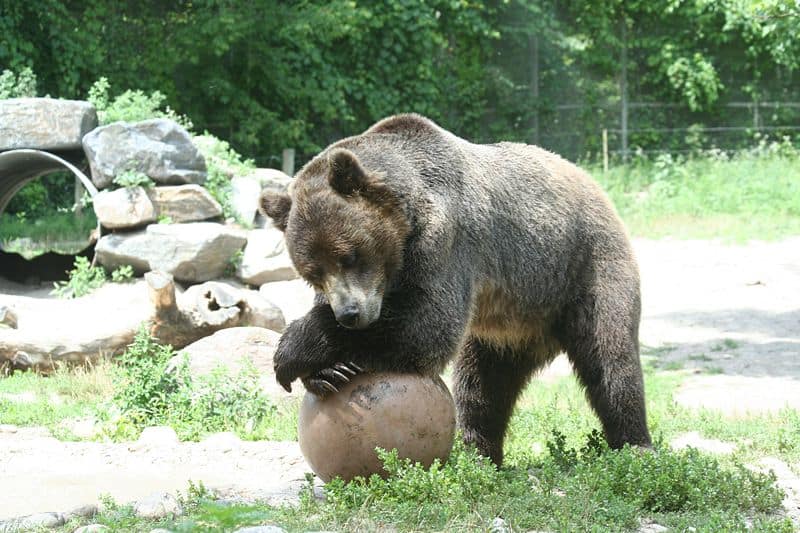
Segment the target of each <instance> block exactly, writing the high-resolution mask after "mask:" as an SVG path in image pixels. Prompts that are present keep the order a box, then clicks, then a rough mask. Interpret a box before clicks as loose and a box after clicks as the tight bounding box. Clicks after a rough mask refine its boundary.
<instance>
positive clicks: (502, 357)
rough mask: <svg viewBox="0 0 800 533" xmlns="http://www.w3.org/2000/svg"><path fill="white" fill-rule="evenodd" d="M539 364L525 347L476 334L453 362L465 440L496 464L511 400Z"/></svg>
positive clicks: (501, 451) (497, 463) (515, 397)
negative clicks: (490, 341) (513, 346)
mask: <svg viewBox="0 0 800 533" xmlns="http://www.w3.org/2000/svg"><path fill="white" fill-rule="evenodd" d="M540 364H541V363H540V360H539V359H537V358H536V357H532V354H530V353H528V352H526V351H523V350H516V349H511V348H499V347H497V346H494V345H492V344H488V343H485V342H483V341H481V340H480V339H478V338H476V337H472V338H470V339H469V340H467V342H466V344H465V345H464V349H463V351H462V353H461V356H460V357H459V358H458V360H457V362H456V365H455V375H454V378H453V383H454V387H453V388H454V393H455V401H456V407H457V411H458V425H459V428H460V429H461V431H462V433H463V437H464V441H465V442H466V443H467V444H471V445H474V446H475V447H476V448H477V449H478V452H479V453H480V454H481V455H484V456H486V457H489V458H490V459H491V460H492V462H494V463H495V464H496V465H497V466H500V465H501V464H502V463H503V438H504V437H505V433H506V427H507V426H508V420H509V418H511V412H512V410H513V408H514V404H515V403H516V401H517V397H518V396H519V394H520V392H521V391H522V389H523V388H524V387H525V384H526V383H528V379H529V378H530V376H531V374H532V373H533V371H534V370H535V369H536V368H537V367H538V366H539V365H540Z"/></svg>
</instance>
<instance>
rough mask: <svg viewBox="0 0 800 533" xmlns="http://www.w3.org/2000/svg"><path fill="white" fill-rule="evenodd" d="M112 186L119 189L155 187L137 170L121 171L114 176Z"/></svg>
mask: <svg viewBox="0 0 800 533" xmlns="http://www.w3.org/2000/svg"><path fill="white" fill-rule="evenodd" d="M114 184H115V185H119V186H120V187H145V188H149V187H155V185H156V184H155V183H154V182H153V180H151V179H150V177H149V176H148V175H147V174H145V173H144V172H139V171H138V170H123V171H122V172H120V173H119V174H118V175H116V176H114Z"/></svg>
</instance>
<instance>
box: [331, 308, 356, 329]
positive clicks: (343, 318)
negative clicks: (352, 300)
mask: <svg viewBox="0 0 800 533" xmlns="http://www.w3.org/2000/svg"><path fill="white" fill-rule="evenodd" d="M359 316H360V313H359V311H358V307H357V306H356V305H354V304H350V305H347V306H345V308H344V309H342V310H341V311H340V312H339V314H338V315H337V316H336V320H337V321H338V322H339V324H341V325H343V326H344V327H346V328H352V327H355V326H356V324H358V318H359Z"/></svg>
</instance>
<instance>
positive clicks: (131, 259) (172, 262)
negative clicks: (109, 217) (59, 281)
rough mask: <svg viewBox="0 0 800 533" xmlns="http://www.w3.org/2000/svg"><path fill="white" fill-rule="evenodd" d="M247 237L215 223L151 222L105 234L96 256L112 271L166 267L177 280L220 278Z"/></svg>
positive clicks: (165, 270) (98, 260)
mask: <svg viewBox="0 0 800 533" xmlns="http://www.w3.org/2000/svg"><path fill="white" fill-rule="evenodd" d="M246 241H247V239H246V238H245V237H244V236H243V235H242V234H241V233H240V232H238V231H235V230H232V229H230V228H226V227H225V226H223V225H222V224H216V223H214V222H193V223H189V224H151V225H149V226H147V228H146V229H144V230H142V231H137V232H132V233H128V234H111V235H105V236H103V237H102V238H100V240H99V241H98V242H97V246H96V248H95V257H96V259H97V262H98V263H99V264H101V265H102V266H104V267H106V268H107V269H108V270H115V269H116V268H119V267H120V266H124V265H130V266H131V267H133V269H134V270H135V271H136V272H137V274H143V273H145V272H148V271H150V270H162V271H164V272H167V273H169V274H171V275H172V276H173V277H174V278H175V279H176V280H178V281H183V282H189V283H196V282H203V281H208V280H212V279H215V278H220V277H222V276H223V274H224V273H225V271H226V269H228V268H229V266H230V264H231V258H232V257H233V256H234V254H236V252H238V251H239V250H241V249H242V247H243V246H244V245H245V242H246Z"/></svg>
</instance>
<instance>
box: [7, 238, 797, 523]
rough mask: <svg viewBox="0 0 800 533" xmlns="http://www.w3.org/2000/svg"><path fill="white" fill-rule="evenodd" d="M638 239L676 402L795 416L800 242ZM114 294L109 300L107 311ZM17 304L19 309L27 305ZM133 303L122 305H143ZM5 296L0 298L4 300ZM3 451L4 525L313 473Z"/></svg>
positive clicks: (284, 292) (290, 460)
mask: <svg viewBox="0 0 800 533" xmlns="http://www.w3.org/2000/svg"><path fill="white" fill-rule="evenodd" d="M634 244H635V248H636V251H637V255H638V259H639V262H640V267H641V272H642V294H643V319H642V326H641V340H642V345H643V348H644V349H643V353H649V354H651V356H653V357H655V358H656V359H657V364H658V365H659V366H661V367H664V368H677V367H683V368H689V369H696V373H695V374H694V375H692V376H691V377H690V378H688V379H687V380H686V382H685V384H684V385H683V387H682V388H681V389H680V391H679V392H678V394H677V396H676V401H678V402H679V403H681V404H683V405H686V406H689V407H708V408H712V409H719V410H721V411H723V412H725V413H726V414H728V415H730V416H743V415H745V414H746V413H747V412H754V411H770V410H778V409H780V408H783V407H785V406H790V407H793V408H796V409H800V237H798V238H792V239H788V240H784V241H781V242H776V243H760V242H754V243H750V244H748V245H725V244H721V243H718V242H709V241H672V240H661V241H649V240H637V241H636V242H635V243H634ZM48 290H49V288H46V289H43V290H39V291H38V292H35V293H34V294H31V293H30V288H26V287H21V286H18V285H15V284H10V283H6V282H0V293H4V294H5V295H11V294H24V295H25V296H34V297H37V298H46V297H47V291H48ZM126 290H131V289H126ZM272 292H273V295H272V296H274V297H275V301H276V303H278V304H279V305H280V303H279V301H278V300H279V299H284V300H288V301H289V302H290V303H289V305H288V309H285V312H286V314H287V318H289V319H291V318H294V317H295V316H297V315H298V314H300V313H302V310H303V308H304V306H306V305H308V302H309V295H308V292H307V290H305V291H304V290H303V285H302V283H300V282H290V283H288V284H284V285H282V286H280V287H278V286H276V287H275V289H273V290H272ZM121 297H122V295H121V294H117V295H115V299H116V303H115V304H114V305H119V302H120V300H123V298H121ZM13 298H14V301H16V302H17V303H18V304H20V303H21V305H25V303H24V300H25V298H17V297H13ZM130 298H131V299H129V300H128V302H137V304H138V300H137V299H136V298H134V297H133V296H131V297H130ZM2 299H3V296H2V294H0V303H2V301H1V300H2ZM126 299H127V296H126ZM123 301H124V300H123ZM282 307H283V306H282ZM54 312H55V311H54ZM54 318H55V315H54ZM61 320H63V317H62V318H61ZM0 334H1V332H0ZM566 372H569V365H568V363H566V361H565V360H564V359H563V358H562V359H559V360H557V361H556V362H555V363H554V365H553V367H552V369H551V370H550V371H549V372H546V373H545V375H544V376H543V377H542V379H548V378H551V377H552V376H554V375H560V374H563V373H566ZM220 442H222V444H220ZM0 450H3V453H2V454H0V494H2V497H0V519H3V518H7V517H10V516H18V515H23V514H28V513H33V512H40V511H66V510H69V509H70V508H73V507H76V506H78V505H81V504H85V503H91V502H93V501H95V500H96V498H97V496H98V495H100V494H103V493H110V494H112V495H113V496H115V497H116V498H117V499H118V500H120V501H131V500H134V499H139V498H142V497H144V496H146V495H148V494H150V493H152V492H155V491H159V490H184V489H185V488H186V486H187V482H188V480H189V479H192V480H195V481H197V480H203V481H204V482H205V483H206V484H207V485H208V486H212V487H217V488H220V489H222V492H223V493H224V494H227V495H231V496H232V495H240V496H244V497H259V498H268V499H272V500H273V501H276V500H278V501H284V500H287V499H288V500H291V499H293V498H295V497H296V494H297V491H298V489H299V487H300V486H301V485H302V483H303V481H302V480H303V474H304V472H306V471H307V470H308V468H307V466H306V464H305V462H304V461H303V459H302V456H301V455H300V452H299V449H298V447H297V445H296V443H271V442H258V443H237V442H236V441H235V439H230V438H228V439H227V440H226V439H225V438H220V439H217V441H214V440H212V441H211V442H210V443H209V442H205V443H180V444H178V443H169V442H167V443H166V444H164V443H161V444H159V443H151V444H147V443H119V444H101V443H91V442H82V443H67V442H59V441H56V440H55V439H53V438H52V437H50V436H48V435H46V434H43V433H42V431H41V430H37V429H29V428H4V429H0ZM792 468H794V477H792V469H791V468H789V467H787V471H788V472H789V473H788V474H786V473H784V475H785V476H786V477H787V479H788V481H787V483H788V484H789V485H790V486H792V487H795V488H796V490H797V493H798V494H797V499H793V500H790V504H789V505H795V504H797V502H798V499H800V480H799V479H798V478H797V475H796V474H797V472H798V471H800V465H794V466H793V467H792ZM789 485H787V486H789ZM788 490H789V489H787V491H788ZM792 502H793V503H792Z"/></svg>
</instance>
